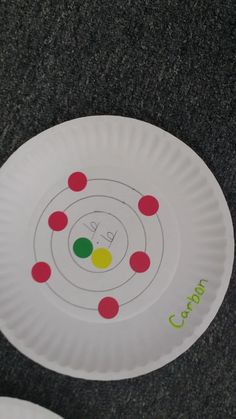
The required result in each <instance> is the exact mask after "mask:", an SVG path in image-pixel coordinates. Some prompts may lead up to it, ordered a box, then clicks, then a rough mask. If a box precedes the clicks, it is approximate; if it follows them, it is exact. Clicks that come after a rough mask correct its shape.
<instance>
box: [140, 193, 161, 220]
mask: <svg viewBox="0 0 236 419" xmlns="http://www.w3.org/2000/svg"><path fill="white" fill-rule="evenodd" d="M138 208H139V211H140V212H141V213H142V214H143V215H147V216H150V215H154V214H156V212H157V211H158V209H159V202H158V200H157V199H156V198H155V197H154V196H152V195H145V196H142V198H140V200H139V203H138Z"/></svg>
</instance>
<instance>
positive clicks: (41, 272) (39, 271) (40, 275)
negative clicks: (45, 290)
mask: <svg viewBox="0 0 236 419" xmlns="http://www.w3.org/2000/svg"><path fill="white" fill-rule="evenodd" d="M31 275H32V277H33V279H34V280H35V281H36V282H46V281H48V279H49V278H50V276H51V268H50V266H49V265H48V264H47V263H46V262H37V263H35V265H34V266H33V268H32V270H31Z"/></svg>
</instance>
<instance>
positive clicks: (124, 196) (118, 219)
mask: <svg viewBox="0 0 236 419" xmlns="http://www.w3.org/2000/svg"><path fill="white" fill-rule="evenodd" d="M159 205H160V203H159V199H158V197H157V196H153V195H150V194H145V193H141V192H139V191H138V190H136V189H135V188H133V187H132V186H130V185H128V184H126V183H124V182H121V181H119V180H118V179H109V178H89V177H88V174H85V173H82V172H81V171H78V172H74V173H72V174H70V175H69V176H68V179H65V182H64V187H62V189H61V190H60V191H59V192H58V193H56V194H55V195H54V196H52V198H51V199H50V201H49V202H48V203H47V205H46V206H45V208H44V209H43V210H42V212H41V214H40V216H39V218H38V220H37V222H36V225H35V230H34V237H33V249H34V258H35V260H34V261H33V262H32V266H31V267H30V268H31V278H32V279H33V280H34V281H36V282H37V283H38V286H47V287H48V289H49V291H50V292H52V293H53V294H54V296H55V298H57V299H60V300H62V301H63V302H64V303H67V304H70V305H72V306H74V307H77V308H78V309H80V310H92V311H93V312H94V315H96V316H97V317H98V318H103V319H113V318H116V317H118V316H119V314H120V313H121V311H122V308H123V307H125V306H127V305H130V306H131V308H132V302H133V301H134V300H136V299H138V298H139V297H140V296H141V295H142V296H143V295H145V294H144V293H145V291H146V290H147V289H148V288H149V287H150V286H151V284H152V283H153V281H155V280H158V270H159V268H160V265H161V261H162V258H163V253H164V235H163V228H162V224H161V221H160V218H159Z"/></svg>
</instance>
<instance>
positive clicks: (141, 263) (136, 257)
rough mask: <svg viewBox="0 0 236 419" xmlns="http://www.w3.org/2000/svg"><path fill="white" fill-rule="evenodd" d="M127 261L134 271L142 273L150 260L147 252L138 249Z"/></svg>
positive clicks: (146, 268)
mask: <svg viewBox="0 0 236 419" xmlns="http://www.w3.org/2000/svg"><path fill="white" fill-rule="evenodd" d="M129 263H130V266H131V268H132V269H133V271H134V272H137V273H143V272H145V271H147V270H148V268H149V266H150V263H151V261H150V258H149V256H148V254H147V253H145V252H141V251H139V252H135V253H133V254H132V255H131V257H130V260H129Z"/></svg>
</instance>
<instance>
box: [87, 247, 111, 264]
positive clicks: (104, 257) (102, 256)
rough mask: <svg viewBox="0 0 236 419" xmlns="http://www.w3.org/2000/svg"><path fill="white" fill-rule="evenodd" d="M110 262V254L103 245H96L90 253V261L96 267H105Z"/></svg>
mask: <svg viewBox="0 0 236 419" xmlns="http://www.w3.org/2000/svg"><path fill="white" fill-rule="evenodd" d="M111 262H112V254H111V252H110V251H109V250H108V249H106V248H105V247H98V248H97V249H95V250H94V251H93V253H92V263H93V264H94V266H96V268H99V269H105V268H107V267H108V266H109V265H110V264H111Z"/></svg>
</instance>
